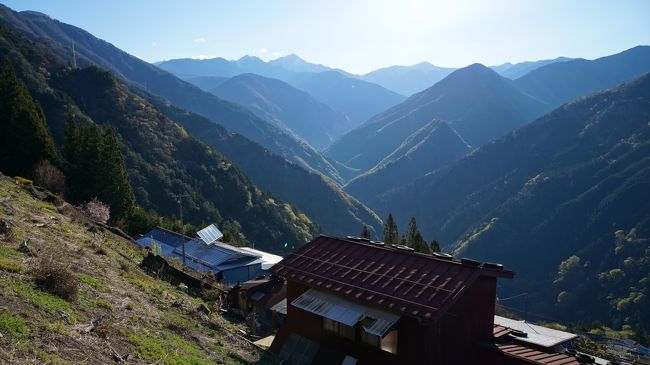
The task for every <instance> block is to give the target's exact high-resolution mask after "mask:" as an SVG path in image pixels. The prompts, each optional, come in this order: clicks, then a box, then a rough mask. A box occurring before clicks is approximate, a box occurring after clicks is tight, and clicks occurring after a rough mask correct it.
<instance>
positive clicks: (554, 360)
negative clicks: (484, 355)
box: [496, 344, 580, 365]
mask: <svg viewBox="0 0 650 365" xmlns="http://www.w3.org/2000/svg"><path fill="white" fill-rule="evenodd" d="M496 349H498V351H500V352H501V353H503V354H505V355H508V356H511V357H515V358H518V359H522V360H525V361H527V362H530V363H532V364H539V365H580V362H579V361H578V359H576V358H575V357H574V356H570V355H567V354H560V353H557V352H543V351H538V350H535V349H531V348H529V347H525V346H522V345H515V344H497V345H496Z"/></svg>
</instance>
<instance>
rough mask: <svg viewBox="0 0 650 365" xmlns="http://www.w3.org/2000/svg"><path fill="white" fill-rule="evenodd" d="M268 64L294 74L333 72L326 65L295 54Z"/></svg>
mask: <svg viewBox="0 0 650 365" xmlns="http://www.w3.org/2000/svg"><path fill="white" fill-rule="evenodd" d="M268 63H269V64H271V65H275V66H279V67H282V68H284V69H286V70H289V71H294V72H323V71H329V70H331V68H330V67H327V66H325V65H321V64H317V63H311V62H308V61H305V60H304V59H302V58H301V57H300V56H298V55H297V54H295V53H292V54H289V55H286V56H284V57H280V58H276V59H274V60H271V61H269V62H268Z"/></svg>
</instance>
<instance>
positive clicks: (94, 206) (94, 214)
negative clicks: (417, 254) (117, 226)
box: [81, 198, 111, 224]
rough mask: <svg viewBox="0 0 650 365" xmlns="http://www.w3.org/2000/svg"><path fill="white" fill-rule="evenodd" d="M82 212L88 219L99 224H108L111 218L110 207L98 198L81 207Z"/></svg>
mask: <svg viewBox="0 0 650 365" xmlns="http://www.w3.org/2000/svg"><path fill="white" fill-rule="evenodd" d="M81 211H82V212H83V214H84V215H85V216H86V218H88V219H90V220H92V221H94V222H97V223H102V224H106V222H108V220H109V219H110V217H111V214H110V207H109V206H108V205H107V204H105V203H102V202H101V201H99V200H98V199H97V198H92V199H91V200H90V201H89V202H87V203H86V204H84V205H83V206H81Z"/></svg>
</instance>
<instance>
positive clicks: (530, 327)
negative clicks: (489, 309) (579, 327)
mask: <svg viewBox="0 0 650 365" xmlns="http://www.w3.org/2000/svg"><path fill="white" fill-rule="evenodd" d="M494 324H495V325H500V326H503V327H507V328H511V329H513V330H517V331H521V332H524V333H526V337H520V336H518V337H515V339H516V340H517V341H523V342H528V343H531V344H533V345H537V346H542V347H549V348H550V347H555V346H557V345H559V344H561V343H564V342H567V341H571V340H573V339H575V338H577V337H578V335H576V334H574V333H569V332H564V331H558V330H555V329H552V328H548V327H542V326H538V325H534V324H531V323H528V322H526V321H518V320H515V319H510V318H506V317H501V316H494Z"/></svg>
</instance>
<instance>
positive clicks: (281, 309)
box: [271, 298, 287, 315]
mask: <svg viewBox="0 0 650 365" xmlns="http://www.w3.org/2000/svg"><path fill="white" fill-rule="evenodd" d="M271 310H272V311H274V312H278V313H282V314H285V315H286V314H287V298H284V299H282V300H281V301H279V302H277V303H276V304H275V305H273V306H272V307H271Z"/></svg>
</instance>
